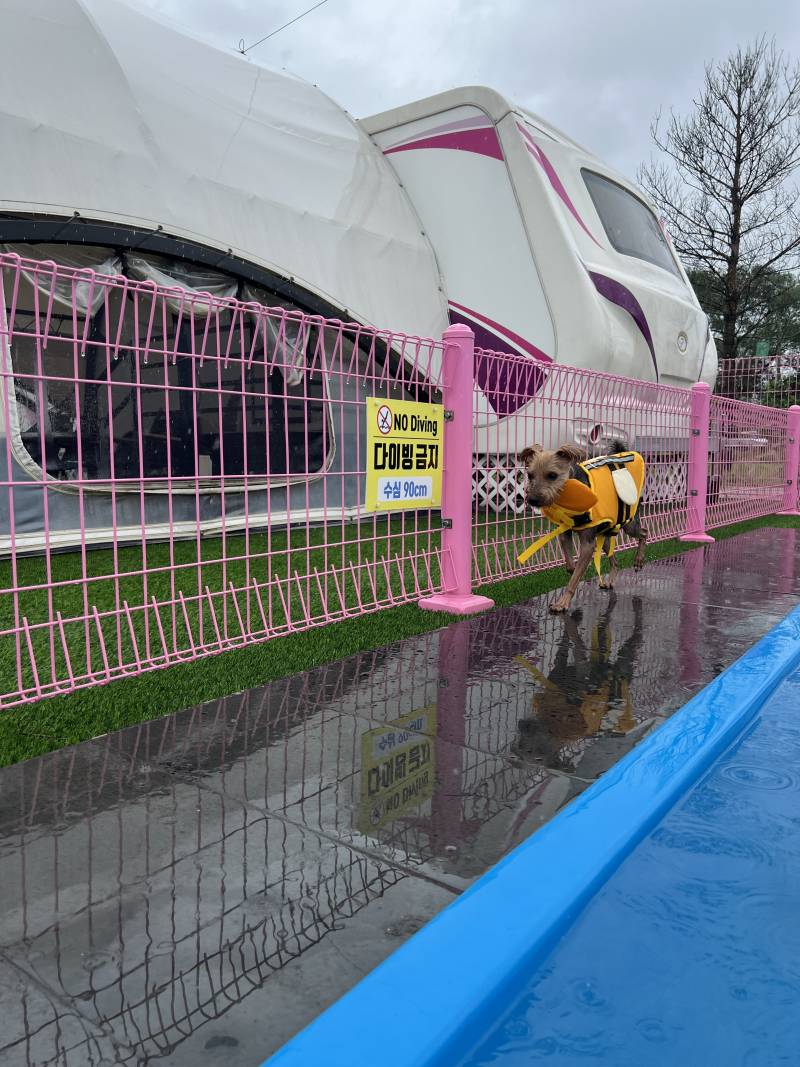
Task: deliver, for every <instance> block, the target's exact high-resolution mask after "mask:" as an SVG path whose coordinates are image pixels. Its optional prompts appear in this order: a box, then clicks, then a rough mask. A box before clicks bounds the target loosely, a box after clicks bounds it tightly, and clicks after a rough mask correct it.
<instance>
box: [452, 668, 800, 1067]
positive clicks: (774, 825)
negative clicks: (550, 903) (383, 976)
mask: <svg viewBox="0 0 800 1067" xmlns="http://www.w3.org/2000/svg"><path fill="white" fill-rule="evenodd" d="M518 906H519V907H524V901H520V902H519V903H518ZM540 1060H543V1061H547V1062H548V1063H552V1064H560V1065H565V1064H587V1063H602V1064H604V1065H606V1067H628V1065H630V1067H660V1065H670V1067H673V1065H676V1064H677V1065H680V1067H695V1065H701V1067H717V1065H720V1067H721V1065H724V1067H740V1065H741V1067H776V1065H778V1064H793V1065H796V1064H800V670H798V671H796V672H795V673H794V674H793V675H792V676H790V677H789V678H788V679H787V680H786V681H785V682H784V683H783V684H782V685H781V686H779V687H778V689H776V691H775V692H774V694H773V695H772V697H771V698H770V699H769V700H768V701H767V702H766V703H765V704H764V706H763V708H762V709H761V711H760V713H759V715H758V718H757V719H756V720H754V721H753V722H752V723H751V724H750V725H749V727H748V728H747V730H746V731H745V732H744V734H743V735H742V736H741V737H740V738H739V739H738V740H737V741H736V742H735V744H734V745H733V746H732V747H731V748H730V749H729V750H728V751H727V752H726V753H725V754H724V755H723V756H721V757H720V758H719V759H718V760H717V762H716V763H714V764H713V765H712V766H711V767H710V768H709V770H708V772H707V774H706V775H705V777H704V778H703V779H702V780H701V781H700V782H699V783H698V784H697V785H696V786H695V788H694V789H693V790H691V791H690V792H689V793H687V794H686V796H684V797H683V798H682V800H681V801H680V802H679V804H678V805H677V806H676V807H675V808H673V809H672V810H671V811H670V812H669V814H668V815H667V816H666V817H665V818H664V819H663V820H662V821H661V823H660V824H659V825H658V826H657V827H656V828H655V829H654V830H653V831H652V832H651V833H650V835H649V836H648V837H646V838H645V839H644V841H642V843H641V844H640V845H639V846H638V847H637V848H636V849H635V850H634V851H633V853H632V854H631V855H630V857H629V858H628V859H627V860H626V861H625V862H624V863H623V865H622V866H621V867H620V868H619V870H618V871H617V872H616V873H615V874H614V875H613V876H612V877H611V879H610V880H609V881H608V882H607V883H606V885H605V886H604V888H603V889H602V890H601V891H600V892H599V893H598V894H597V895H596V896H595V897H594V898H593V900H592V901H591V903H590V904H589V905H588V907H587V908H586V910H585V911H584V912H583V913H582V914H581V916H580V918H579V919H578V920H577V922H576V923H575V925H574V926H573V927H572V928H571V929H570V931H569V932H568V933H567V934H566V935H565V936H564V938H563V939H562V940H561V941H560V943H559V944H558V945H557V946H556V947H555V948H554V950H553V952H552V953H551V954H550V956H549V957H548V958H547V960H546V961H545V963H544V964H543V965H541V966H540V967H539V969H538V970H537V971H536V973H535V975H534V976H533V977H532V978H530V979H529V981H528V982H527V984H526V985H525V987H524V989H523V991H522V992H521V994H520V995H519V997H518V998H517V999H516V1001H515V1002H513V1001H512V1002H510V1003H509V1007H508V1012H507V1014H506V1015H505V1016H504V1017H503V1018H502V1019H501V1020H500V1021H499V1022H498V1024H497V1026H496V1027H495V1028H494V1029H493V1030H492V1031H490V1032H489V1033H488V1034H487V1035H486V1036H485V1037H484V1038H483V1039H482V1040H481V1042H480V1043H479V1044H478V1045H477V1046H476V1047H475V1049H474V1050H473V1052H472V1053H471V1055H470V1056H469V1057H468V1058H467V1059H466V1060H465V1061H464V1067H467V1065H468V1067H478V1065H485V1064H495V1065H498V1064H499V1065H501V1067H517V1065H521V1064H529V1063H536V1062H539V1061H540Z"/></svg>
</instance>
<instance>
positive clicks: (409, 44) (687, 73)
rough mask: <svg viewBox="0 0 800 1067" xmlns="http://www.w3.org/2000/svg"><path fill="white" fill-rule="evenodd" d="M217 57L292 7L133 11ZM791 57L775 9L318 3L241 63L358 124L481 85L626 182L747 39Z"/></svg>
mask: <svg viewBox="0 0 800 1067" xmlns="http://www.w3.org/2000/svg"><path fill="white" fill-rule="evenodd" d="M140 2H141V3H142V5H143V6H146V7H149V8H151V9H154V10H155V11H157V12H161V14H162V15H163V16H165V17H167V18H169V19H170V21H172V22H174V23H176V24H177V25H180V26H182V27H184V28H186V29H187V30H190V31H191V32H194V33H197V34H199V35H200V36H204V37H206V38H207V39H209V40H212V41H214V42H215V43H216V44H217V45H219V46H221V47H225V48H233V47H235V45H236V42H237V41H238V39H239V38H240V37H244V38H245V40H246V41H247V43H250V42H251V41H254V40H257V39H258V38H259V37H262V36H264V34H265V33H268V32H269V31H270V30H271V29H273V28H275V27H276V26H278V25H280V23H281V22H283V21H286V20H288V19H290V18H292V17H293V16H294V15H296V14H297V13H298V12H299V11H302V9H303V7H304V6H306V4H305V2H304V0H291V2H280V3H266V4H265V3H255V2H252V0H250V2H248V0H140ZM762 33H766V34H767V35H769V36H771V35H773V34H774V35H775V37H776V38H777V41H778V44H779V46H780V47H782V48H784V49H785V50H786V51H787V52H789V53H791V54H793V55H795V56H798V57H799V58H800V5H798V4H796V3H794V2H792V3H787V2H785V0H760V2H759V3H758V4H753V3H752V0H669V2H663V0H660V2H658V3H645V2H639V0H607V2H606V3H605V4H597V3H596V2H590V0H561V2H558V0H527V2H526V0H495V2H489V0H439V2H437V3H432V2H431V0H402V2H398V0H329V2H328V3H327V4H326V5H325V6H324V7H322V8H320V9H319V10H318V11H315V12H314V13H313V14H311V15H309V16H308V17H307V18H306V19H304V20H303V21H301V22H299V23H297V25H295V26H292V27H290V28H289V29H288V30H286V31H284V32H283V33H281V34H279V35H278V36H276V37H275V38H274V39H273V40H271V41H268V42H266V43H265V44H264V45H262V46H261V47H259V48H258V49H256V50H255V51H254V52H253V58H254V59H256V60H257V61H258V62H261V63H264V64H266V65H268V66H275V67H285V68H287V69H288V70H291V71H292V72H294V73H296V74H299V75H301V76H302V77H304V78H306V79H308V80H309V81H311V82H313V83H314V84H316V85H318V86H319V87H320V88H321V89H323V90H324V91H325V92H326V93H328V94H329V95H330V96H332V97H334V99H336V100H337V101H338V102H339V103H340V104H341V105H342V106H343V107H345V108H346V109H347V110H348V111H349V112H351V113H352V114H355V115H367V114H372V113H374V112H376V111H382V110H384V109H386V108H389V107H394V106H396V105H398V104H402V103H405V102H408V101H410V100H415V99H418V98H420V97H422V96H427V95H430V94H431V93H435V92H439V91H441V90H443V89H447V88H451V87H452V86H454V85H468V84H476V83H477V84H485V85H491V86H492V87H494V88H496V89H498V90H500V91H501V92H503V93H504V94H505V95H507V96H508V97H510V98H511V99H513V100H515V101H517V102H518V103H520V104H522V105H523V106H525V107H529V108H530V109H531V110H533V111H537V112H539V113H540V114H541V115H543V116H544V117H545V118H546V119H548V120H550V121H551V122H553V123H554V124H555V125H556V126H559V127H561V128H562V129H564V130H565V131H566V132H567V133H569V134H570V135H571V136H572V137H574V138H575V139H576V140H578V141H580V142H582V143H583V144H585V145H586V146H587V147H589V148H591V149H593V150H594V151H595V152H597V153H598V155H600V156H601V157H602V158H604V159H605V160H607V161H608V162H609V163H611V164H613V165H614V166H616V167H618V168H619V169H620V170H621V171H622V172H623V173H626V174H628V175H632V174H633V173H634V172H635V170H636V167H637V165H638V164H639V163H640V162H641V161H642V160H643V159H645V158H646V157H647V156H648V155H649V154H650V139H649V132H648V127H649V123H650V120H651V118H652V117H653V115H654V114H655V112H656V111H657V110H658V109H659V108H663V109H665V110H666V109H669V108H670V107H671V106H674V107H675V108H677V109H678V110H683V109H685V108H686V107H688V106H689V105H690V103H691V99H692V96H693V94H694V93H695V92H696V91H697V90H698V88H699V86H700V84H701V80H702V75H703V64H704V63H705V62H706V61H708V60H710V59H714V58H720V57H722V56H724V55H726V54H727V53H728V52H729V51H730V50H731V49H733V48H735V47H736V45H737V44H744V43H746V42H747V41H749V40H752V39H753V38H755V37H757V36H758V35H759V34H762Z"/></svg>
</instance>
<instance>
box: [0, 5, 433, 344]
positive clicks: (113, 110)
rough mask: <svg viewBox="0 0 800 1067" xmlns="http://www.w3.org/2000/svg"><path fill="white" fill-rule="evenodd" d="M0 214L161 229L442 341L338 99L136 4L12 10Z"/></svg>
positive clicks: (406, 247) (390, 194)
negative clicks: (194, 34)
mask: <svg viewBox="0 0 800 1067" xmlns="http://www.w3.org/2000/svg"><path fill="white" fill-rule="evenodd" d="M0 153H2V158H3V168H2V176H1V177H0V213H2V212H6V213H8V212H22V213H44V214H47V215H51V216H52V215H57V216H66V217H69V216H71V215H72V214H73V212H75V211H77V212H79V213H80V215H81V216H82V217H84V218H90V219H94V220H101V221H106V222H114V223H117V224H123V225H127V226H136V227H144V228H147V229H156V228H157V227H158V226H161V227H163V230H164V232H165V233H167V234H170V235H173V236H175V237H178V238H182V239H184V240H190V241H193V242H196V243H198V244H201V245H204V246H206V247H209V248H212V249H219V250H220V251H221V252H222V253H225V252H226V251H227V250H228V249H230V250H232V252H233V253H234V255H236V256H240V257H242V258H243V259H245V260H247V261H249V262H251V263H253V264H255V265H256V266H259V267H262V268H265V269H267V270H271V271H274V272H275V273H278V274H280V275H281V276H283V277H291V278H293V279H294V280H295V282H296V283H298V284H299V285H301V286H302V287H303V288H305V289H307V290H309V291H310V292H311V293H314V294H315V295H317V296H319V297H321V298H322V299H324V300H326V301H328V302H329V303H331V304H333V305H334V306H335V307H337V308H340V309H342V310H344V309H347V310H348V313H349V314H350V315H351V316H352V317H354V318H356V319H357V320H360V321H362V322H365V323H370V324H373V325H376V326H379V327H383V328H391V329H395V330H405V331H408V332H411V333H419V334H423V335H433V336H436V335H437V334H438V333H439V332H440V331H441V329H442V328H443V327H444V326H445V325H446V321H447V320H446V311H445V305H444V301H443V299H442V295H441V293H440V291H439V285H440V280H439V276H438V272H437V267H436V262H435V259H434V256H433V253H432V251H431V249H430V246H429V244H428V243H427V240H426V238H425V237H424V236H423V235H422V234H421V233H420V225H419V222H418V220H417V218H416V216H415V214H414V211H413V209H412V207H411V205H410V203H409V202H408V200H407V198H406V197H405V195H404V193H403V190H402V189H401V188H400V186H399V184H398V181H397V178H396V177H395V175H394V173H393V172H392V170H391V168H390V167H389V166H388V164H387V163H386V161H385V160H384V159H383V157H382V155H381V153H380V152H378V151H376V150H375V149H374V148H373V146H372V144H371V142H370V141H369V139H368V138H367V137H366V135H365V134H364V133H363V131H361V130H360V128H359V127H358V125H357V124H356V123H355V122H354V121H353V120H352V119H351V118H350V117H349V116H348V115H347V114H346V113H345V112H344V111H343V110H342V109H341V108H340V107H339V106H338V105H336V104H335V103H334V102H333V101H332V100H330V99H329V98H328V97H327V96H325V94H324V93H322V92H320V91H319V90H318V89H316V88H315V87H313V86H311V85H309V84H308V83H306V82H304V81H302V80H300V79H298V78H295V77H292V76H289V75H286V74H284V73H277V72H275V71H272V70H269V69H267V68H265V67H262V66H259V65H258V64H256V63H254V62H252V61H251V60H249V59H246V58H245V57H243V56H240V55H238V54H237V53H235V52H230V53H228V52H225V51H222V50H220V49H217V48H214V47H213V46H211V45H208V44H206V43H204V42H202V41H200V40H197V39H195V38H193V37H190V36H187V35H185V34H183V33H181V32H179V31H177V30H175V29H174V28H171V27H169V26H167V25H165V24H163V23H161V22H158V21H156V20H154V19H153V18H151V17H150V16H149V15H147V14H145V13H144V12H142V11H140V10H139V9H137V8H134V7H131V6H130V5H129V4H126V3H124V2H122V0H3V3H2V7H0Z"/></svg>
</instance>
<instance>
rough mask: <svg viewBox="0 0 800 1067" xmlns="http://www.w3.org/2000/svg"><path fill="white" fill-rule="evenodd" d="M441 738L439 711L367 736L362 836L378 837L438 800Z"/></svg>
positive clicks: (363, 753) (363, 748) (413, 714)
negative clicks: (384, 829)
mask: <svg viewBox="0 0 800 1067" xmlns="http://www.w3.org/2000/svg"><path fill="white" fill-rule="evenodd" d="M435 733H436V706H435V705H433V706H432V707H428V708H423V709H422V710H421V711H412V712H410V713H409V714H408V715H403V716H402V718H400V719H396V720H395V721H394V722H391V723H388V724H387V725H386V726H380V727H378V728H377V729H375V730H368V731H367V732H366V733H365V734H362V737H361V802H360V805H359V820H358V823H359V825H358V828H359V830H360V831H361V833H362V834H374V833H375V831H376V830H379V829H380V828H381V827H382V826H385V825H386V823H389V822H393V821H394V820H395V819H397V818H399V817H400V816H401V815H404V814H406V813H407V812H409V811H412V810H416V809H418V808H419V806H420V805H421V804H422V803H423V802H424V801H426V800H430V798H431V797H432V796H433V778H434V762H435V760H434V744H433V737H434V735H435ZM423 735H427V736H423Z"/></svg>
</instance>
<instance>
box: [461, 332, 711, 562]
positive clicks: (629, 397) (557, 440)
mask: <svg viewBox="0 0 800 1067" xmlns="http://www.w3.org/2000/svg"><path fill="white" fill-rule="evenodd" d="M475 359H476V384H475V392H474V422H475V457H474V469H473V486H474V505H473V513H474V526H475V537H474V544H473V551H474V570H475V576H476V581H479V582H480V581H482V582H486V581H492V580H495V579H497V578H502V577H507V576H509V575H512V574H518V573H520V572H521V571H523V572H524V571H531V570H541V569H544V568H547V567H552V566H555V565H558V564H560V563H561V556H560V549H559V548H558V545H557V544H556V543H555V542H550V544H548V545H546V546H545V547H544V548H543V549H542V550H541V551H539V552H538V553H537V555H535V556H534V557H533V558H532V559H531V560H530V561H529V562H528V563H527V564H526V565H525V566H524V567H522V568H521V567H520V565H519V564H518V562H517V555H518V553H519V552H520V551H521V550H522V549H523V548H525V547H527V545H529V544H530V543H531V542H532V541H533V540H535V539H536V538H537V537H538V536H539V535H540V534H541V533H543V532H544V531H545V530H546V529H548V528H549V526H550V524H549V523H548V522H547V520H546V519H544V518H542V517H541V516H540V515H538V514H534V513H533V512H532V511H531V509H530V508H529V507H528V506H527V505H526V503H525V499H524V488H525V478H524V472H523V470H522V466H521V464H520V462H519V459H518V456H519V453H520V452H521V451H522V449H523V448H525V447H526V446H530V445H533V444H539V445H541V446H542V447H544V448H558V446H559V445H561V444H566V443H571V442H574V443H576V444H578V445H580V446H581V447H582V448H584V449H586V451H587V452H588V453H589V454H594V455H600V454H602V453H603V452H604V451H609V450H610V449H611V448H613V447H614V442H615V441H618V440H619V441H622V442H623V443H624V445H625V446H626V447H630V448H635V449H637V450H638V451H640V452H642V454H643V455H644V458H645V461H646V463H647V475H646V481H645V488H644V494H643V503H642V517H643V520H644V524H645V525H646V527H647V529H648V531H649V538H650V540H653V541H656V540H663V539H666V538H670V537H676V536H679V535H680V534H682V533H683V532H684V531H685V529H686V521H687V468H688V440H689V421H690V394H689V392H688V390H685V389H678V388H673V387H670V386H663V385H656V384H653V383H648V382H640V381H634V380H631V379H627V378H621V377H615V376H613V375H609V374H598V373H595V372H592V371H587V370H580V369H577V368H574V367H568V366H563V365H543V364H540V363H535V362H532V361H531V360H530V359H526V358H523V357H517V356H511V355H509V354H508V353H505V352H489V351H486V350H483V349H476V357H475ZM627 543H628V542H626V540H625V538H621V539H620V542H619V544H620V546H621V547H625V546H626V544H627Z"/></svg>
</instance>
